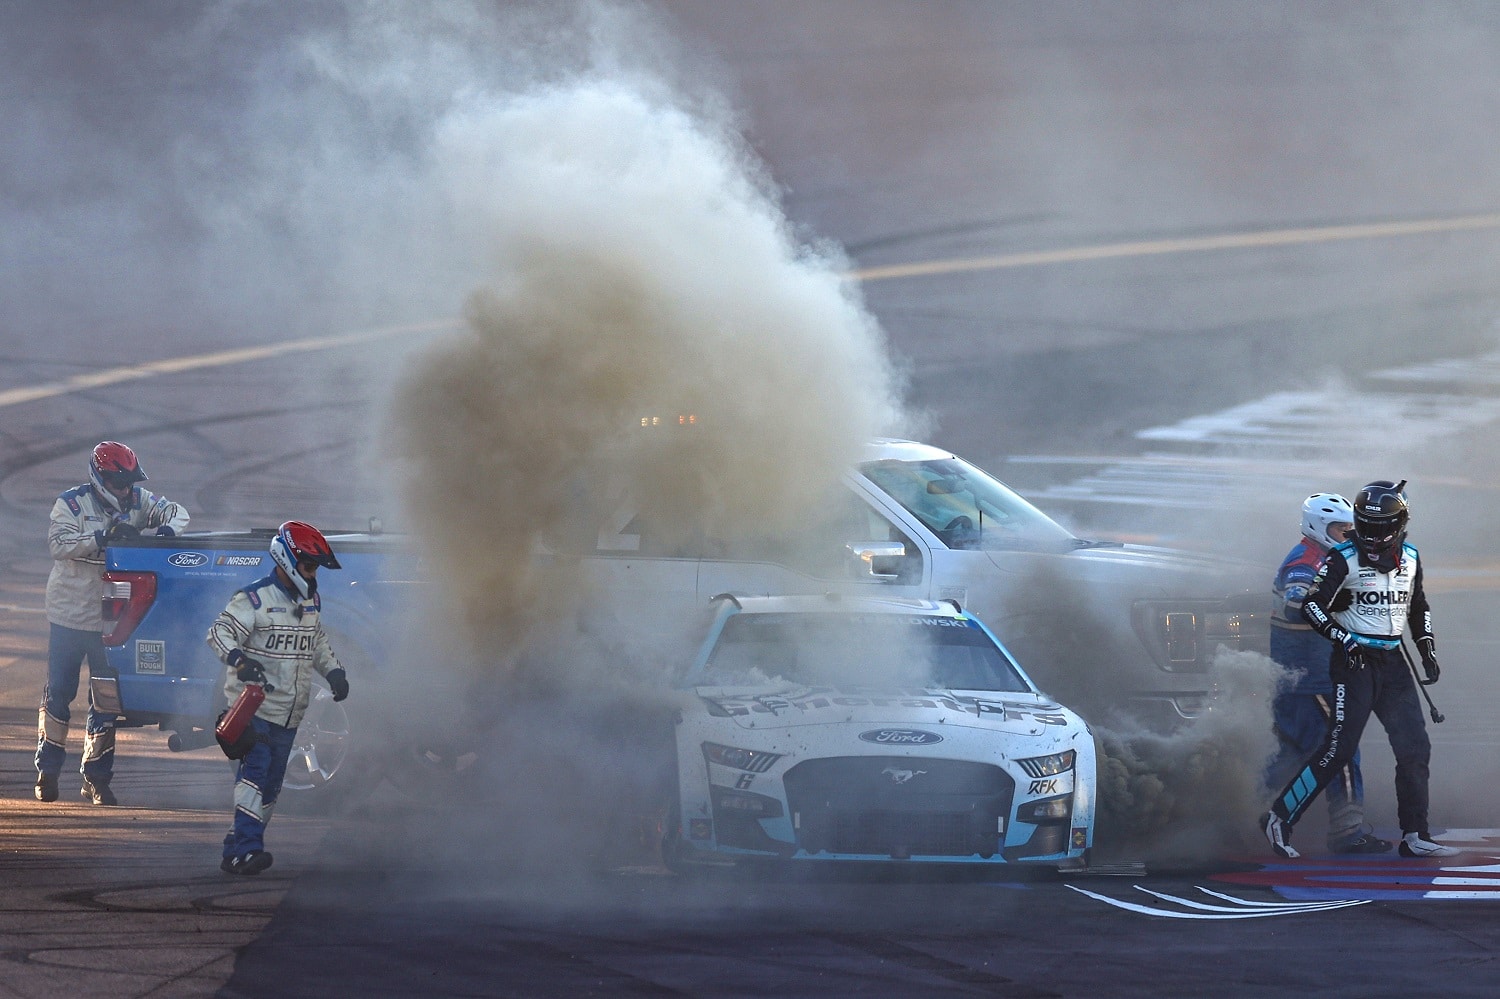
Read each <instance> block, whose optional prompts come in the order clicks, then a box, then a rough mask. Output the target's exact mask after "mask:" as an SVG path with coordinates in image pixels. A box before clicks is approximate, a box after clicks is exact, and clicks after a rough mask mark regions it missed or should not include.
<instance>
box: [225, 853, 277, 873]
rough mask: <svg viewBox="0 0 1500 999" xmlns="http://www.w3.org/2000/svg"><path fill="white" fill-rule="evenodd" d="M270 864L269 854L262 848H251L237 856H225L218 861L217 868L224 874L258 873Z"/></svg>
mask: <svg viewBox="0 0 1500 999" xmlns="http://www.w3.org/2000/svg"><path fill="white" fill-rule="evenodd" d="M270 866H271V855H270V854H269V853H267V852H266V851H264V850H251V851H250V852H249V853H245V854H241V855H240V856H238V857H225V858H224V859H223V860H222V861H220V862H219V870H221V871H223V872H224V873H225V874H259V873H260V872H261V871H263V870H265V869H266V868H267V867H270Z"/></svg>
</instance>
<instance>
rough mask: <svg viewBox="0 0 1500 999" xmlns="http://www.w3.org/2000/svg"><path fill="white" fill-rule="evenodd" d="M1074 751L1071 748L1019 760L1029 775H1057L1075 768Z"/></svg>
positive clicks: (1021, 766)
mask: <svg viewBox="0 0 1500 999" xmlns="http://www.w3.org/2000/svg"><path fill="white" fill-rule="evenodd" d="M1073 759H1074V752H1073V750H1071V749H1069V750H1066V751H1065V752H1061V753H1053V754H1052V755H1051V756H1033V757H1031V758H1030V759H1025V760H1017V761H1016V763H1017V764H1018V765H1019V766H1020V768H1021V769H1022V770H1024V771H1026V775H1027V776H1028V777H1056V776H1057V775H1058V774H1061V773H1067V772H1068V771H1069V770H1072V769H1073Z"/></svg>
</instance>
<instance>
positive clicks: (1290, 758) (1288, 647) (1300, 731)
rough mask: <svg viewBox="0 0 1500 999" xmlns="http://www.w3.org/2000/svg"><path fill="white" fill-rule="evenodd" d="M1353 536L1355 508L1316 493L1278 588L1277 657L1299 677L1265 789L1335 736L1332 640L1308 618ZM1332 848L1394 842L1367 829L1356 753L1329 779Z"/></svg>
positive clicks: (1279, 709) (1376, 849)
mask: <svg viewBox="0 0 1500 999" xmlns="http://www.w3.org/2000/svg"><path fill="white" fill-rule="evenodd" d="M1353 529H1354V508H1353V507H1351V506H1350V505H1349V501H1348V500H1347V499H1345V498H1344V497H1342V496H1340V495H1339V494H1337V493H1314V494H1313V495H1311V496H1309V497H1307V499H1306V500H1304V501H1303V503H1302V540H1301V541H1299V542H1297V544H1296V545H1295V546H1293V548H1292V550H1291V551H1290V552H1289V553H1288V554H1287V557H1286V559H1285V561H1283V562H1282V563H1281V568H1280V569H1278V570H1277V571H1276V579H1275V581H1274V582H1273V583H1272V584H1271V589H1272V592H1273V593H1274V594H1275V596H1276V610H1275V611H1274V612H1273V613H1272V615H1271V658H1272V659H1274V660H1275V661H1276V663H1277V664H1278V665H1280V666H1282V667H1283V668H1285V669H1287V670H1289V671H1291V672H1292V673H1293V674H1294V675H1296V679H1295V680H1293V681H1292V686H1291V688H1290V689H1288V690H1284V691H1282V692H1281V693H1279V694H1278V695H1277V696H1276V700H1275V703H1274V704H1273V705H1272V712H1273V715H1274V720H1275V729H1276V737H1277V739H1279V740H1280V743H1281V750H1280V752H1279V753H1277V755H1276V758H1275V759H1274V760H1273V761H1272V763H1271V765H1270V766H1269V767H1268V768H1267V769H1266V783H1267V784H1269V785H1270V786H1272V787H1280V786H1281V785H1282V783H1283V782H1284V781H1285V780H1286V779H1287V777H1288V776H1290V774H1291V772H1292V770H1293V768H1296V767H1299V766H1300V765H1301V764H1302V761H1303V760H1306V759H1307V758H1308V757H1309V756H1310V755H1311V754H1312V751H1313V750H1314V749H1317V748H1318V744H1319V743H1321V742H1322V741H1323V734H1324V733H1325V732H1327V731H1328V719H1329V716H1330V715H1332V713H1333V710H1332V703H1333V701H1332V697H1333V681H1332V680H1330V679H1329V676H1328V653H1329V650H1328V641H1327V639H1325V638H1324V637H1323V636H1322V635H1320V634H1318V633H1317V632H1316V631H1313V629H1312V625H1310V624H1308V623H1307V621H1306V620H1304V619H1303V617H1302V602H1303V601H1304V600H1306V599H1307V595H1308V594H1309V593H1310V592H1312V587H1313V580H1314V578H1315V577H1316V575H1317V571H1318V564H1319V563H1320V562H1322V561H1323V557H1324V556H1325V555H1326V554H1327V553H1328V551H1329V549H1331V548H1333V546H1335V545H1337V544H1339V543H1341V542H1343V541H1345V540H1347V539H1348V535H1349V532H1350V531H1352V530H1353ZM1326 794H1327V796H1328V849H1329V850H1330V851H1332V852H1334V853H1384V852H1386V851H1387V850H1389V849H1390V848H1391V842H1390V841H1389V840H1384V839H1380V838H1379V837H1377V836H1375V835H1374V834H1373V830H1371V829H1370V827H1369V826H1367V825H1366V824H1365V787H1364V779H1363V777H1362V776H1361V774H1360V771H1359V752H1358V749H1357V748H1356V750H1355V753H1354V756H1353V757H1352V758H1351V759H1350V760H1349V765H1348V766H1346V767H1344V768H1343V769H1342V770H1340V771H1339V772H1338V773H1336V774H1334V775H1333V777H1332V778H1331V779H1330V780H1329V783H1328V787H1327V789H1326Z"/></svg>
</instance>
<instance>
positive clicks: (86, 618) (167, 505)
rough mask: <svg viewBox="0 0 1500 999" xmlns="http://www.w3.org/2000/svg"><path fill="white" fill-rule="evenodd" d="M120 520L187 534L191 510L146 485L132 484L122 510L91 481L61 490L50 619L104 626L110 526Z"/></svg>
mask: <svg viewBox="0 0 1500 999" xmlns="http://www.w3.org/2000/svg"><path fill="white" fill-rule="evenodd" d="M117 520H121V521H124V522H125V523H127V524H129V525H130V526H131V527H134V528H135V529H136V530H138V531H140V532H141V533H142V534H150V533H161V534H181V533H182V532H183V531H184V530H186V529H187V525H188V512H187V510H185V509H183V508H182V507H181V506H179V505H178V504H176V503H173V502H172V501H170V500H168V499H167V498H166V497H165V496H157V495H156V494H155V493H152V492H148V491H147V490H145V489H142V488H141V487H140V486H135V487H134V488H133V489H132V490H131V502H130V505H129V507H128V508H127V509H125V510H124V511H123V512H121V513H115V511H114V509H113V508H112V507H110V506H108V505H107V504H105V503H104V502H103V501H101V500H100V499H99V496H98V494H96V493H95V492H94V487H93V486H90V485H88V484H84V485H81V486H76V487H74V488H72V489H69V490H68V491H67V492H65V493H63V494H62V495H61V496H59V497H58V498H57V502H56V503H54V504H52V524H51V526H50V527H49V528H48V529H47V547H48V548H49V549H51V551H52V559H53V562H52V573H51V575H49V576H48V577H47V620H48V621H50V622H52V623H53V624H57V625H61V626H62V627H64V628H72V629H73V630H75V631H96V632H103V631H104V615H103V612H102V610H101V609H100V599H101V598H102V597H103V596H104V582H103V580H104V532H106V531H108V530H109V528H110V525H111V524H113V523H114V522H115V521H117ZM162 528H166V530H162Z"/></svg>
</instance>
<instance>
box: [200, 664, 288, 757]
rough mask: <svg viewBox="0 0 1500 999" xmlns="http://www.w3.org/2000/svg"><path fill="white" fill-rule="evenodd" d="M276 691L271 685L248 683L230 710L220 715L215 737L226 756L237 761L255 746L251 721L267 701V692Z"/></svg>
mask: <svg viewBox="0 0 1500 999" xmlns="http://www.w3.org/2000/svg"><path fill="white" fill-rule="evenodd" d="M275 689H276V688H275V687H273V686H271V685H270V684H269V683H266V684H260V683H247V684H245V689H244V690H241V691H240V696H239V697H238V698H236V699H235V702H234V704H232V705H230V707H229V710H228V711H225V712H224V713H223V714H221V715H219V724H218V726H217V727H216V728H215V729H214V736H215V737H216V738H217V739H218V740H219V748H221V749H223V750H224V755H225V756H227V757H229V758H230V759H231V760H237V759H239V758H240V757H242V756H244V755H245V754H246V753H248V752H250V749H251V747H253V746H254V745H255V730H254V729H252V728H251V727H250V719H251V718H254V717H255V712H256V711H258V710H259V709H260V706H261V704H262V703H263V702H264V701H265V699H266V691H268V690H275Z"/></svg>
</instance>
